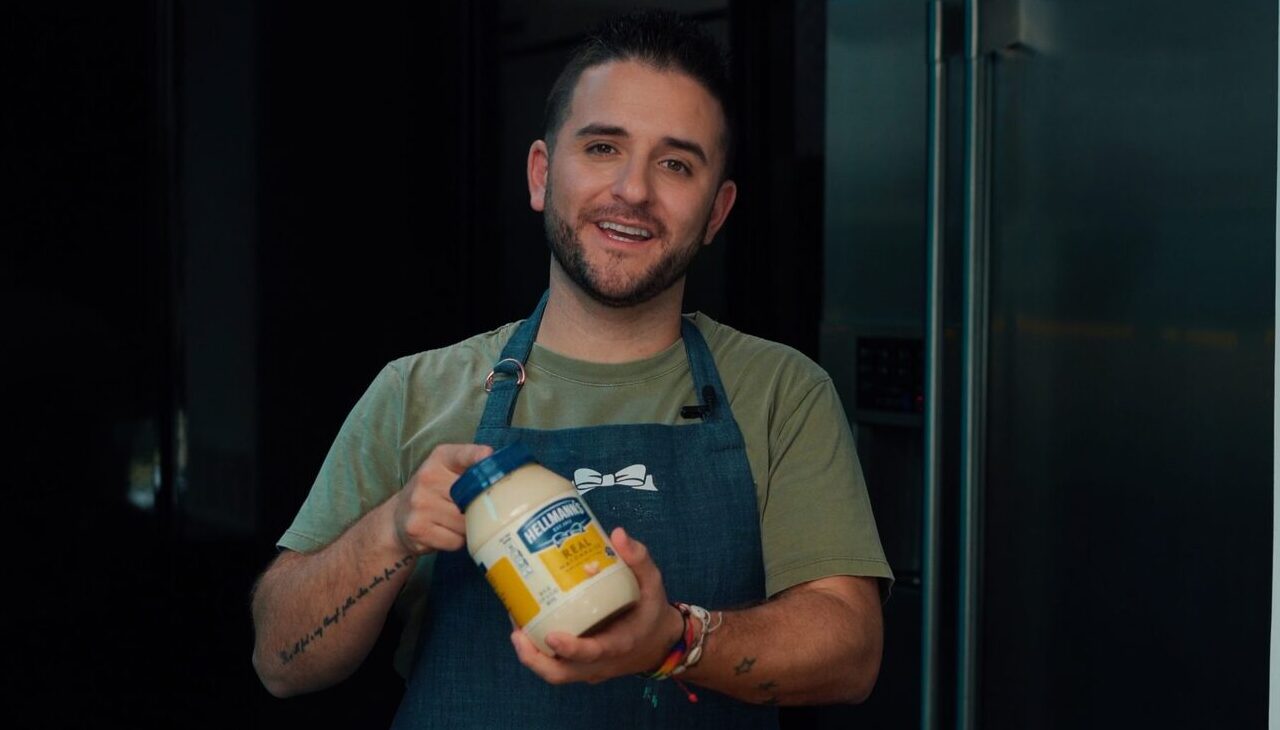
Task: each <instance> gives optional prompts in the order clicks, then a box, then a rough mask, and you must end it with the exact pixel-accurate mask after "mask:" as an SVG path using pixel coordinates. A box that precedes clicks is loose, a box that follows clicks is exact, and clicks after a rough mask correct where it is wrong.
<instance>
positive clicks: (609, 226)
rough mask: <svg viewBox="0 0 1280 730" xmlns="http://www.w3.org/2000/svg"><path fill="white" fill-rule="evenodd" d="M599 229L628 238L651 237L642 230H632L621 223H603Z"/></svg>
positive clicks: (650, 234)
mask: <svg viewBox="0 0 1280 730" xmlns="http://www.w3.org/2000/svg"><path fill="white" fill-rule="evenodd" d="M600 227H601V228H605V229H608V230H611V231H617V232H618V233H625V234H627V235H628V236H637V237H639V238H649V237H651V236H652V235H653V234H652V233H650V232H648V231H646V230H645V229H643V228H632V227H631V226H624V225H622V224H621V223H614V222H612V221H605V222H603V223H601V224H600Z"/></svg>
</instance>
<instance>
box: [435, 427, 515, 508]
mask: <svg viewBox="0 0 1280 730" xmlns="http://www.w3.org/2000/svg"><path fill="white" fill-rule="evenodd" d="M532 462H533V454H532V453H531V452H530V451H529V449H528V447H526V446H525V445H524V444H522V443H520V442H519V441H517V442H515V443H513V444H511V445H510V446H506V447H504V448H501V449H498V450H497V451H495V452H493V453H492V454H490V455H489V456H488V458H485V459H481V460H480V461H478V462H476V463H475V464H473V465H472V466H471V467H470V468H468V469H467V470H466V471H464V472H462V474H461V475H460V476H459V477H458V480H457V481H455V482H454V483H453V486H452V487H450V488H449V497H450V498H451V499H452V500H453V503H454V504H456V505H458V509H459V510H462V511H463V512H465V511H466V510H467V505H469V504H471V500H473V499H475V498H476V497H479V496H480V493H481V492H483V491H484V490H486V489H488V488H489V485H491V484H493V483H494V482H496V481H498V480H499V479H501V478H503V477H505V476H506V475H507V474H510V473H511V472H513V471H515V470H516V469H519V468H520V467H522V466H524V465H525V464H529V463H532Z"/></svg>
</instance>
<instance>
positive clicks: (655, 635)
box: [511, 527, 684, 684]
mask: <svg viewBox="0 0 1280 730" xmlns="http://www.w3.org/2000/svg"><path fill="white" fill-rule="evenodd" d="M609 537H610V540H611V541H612V542H613V547H614V549H615V550H616V551H617V552H618V555H619V556H620V557H621V558H622V562H624V563H626V564H627V565H628V566H630V568H631V570H632V571H633V572H634V573H635V574H636V581H637V582H638V583H639V585H640V600H639V601H637V602H636V605H634V606H632V607H631V608H630V609H628V610H627V612H626V613H624V614H622V615H621V616H619V617H618V618H616V619H614V620H613V621H611V622H609V624H607V625H606V626H605V627H604V628H603V629H601V630H599V631H597V632H595V633H593V634H592V635H590V636H582V637H577V636H572V635H570V634H566V633H563V632H558V631H553V632H551V633H550V634H548V635H547V637H546V642H547V646H549V647H550V648H551V650H552V651H554V652H555V653H556V655H555V656H554V657H549V656H547V655H546V654H543V653H542V652H540V651H538V649H537V647H535V646H534V645H533V641H532V640H531V639H529V637H528V636H527V635H525V633H524V631H522V630H520V629H516V630H515V631H514V632H512V634H511V643H512V644H513V645H514V646H515V648H516V655H517V656H519V658H520V663H521V664H523V665H525V666H526V667H528V668H529V669H531V670H532V671H533V672H534V673H535V674H537V675H538V676H539V677H542V678H543V679H544V680H546V681H547V682H548V683H550V684H569V683H571V682H589V683H591V684H595V683H597V682H603V681H605V680H607V679H613V678H614V677H620V676H623V675H627V674H636V673H639V672H650V671H653V670H654V669H656V668H657V667H658V665H659V664H661V663H662V661H663V660H664V659H666V658H667V654H668V653H669V652H670V651H671V647H672V646H673V645H674V644H675V643H676V642H677V641H679V640H680V636H681V635H682V632H683V630H684V619H683V618H682V617H681V615H680V611H679V610H677V609H676V608H675V607H674V606H672V605H671V604H670V603H669V602H668V601H667V591H666V588H665V587H663V585H662V573H661V571H659V570H658V566H657V565H655V564H654V562H653V559H652V558H651V557H650V556H649V550H648V548H646V547H645V546H644V545H643V544H642V543H640V542H639V541H637V540H633V539H631V536H630V535H628V534H627V533H626V531H625V530H623V529H622V528H621V527H618V528H614V530H613V533H612V534H611V535H610V536H609Z"/></svg>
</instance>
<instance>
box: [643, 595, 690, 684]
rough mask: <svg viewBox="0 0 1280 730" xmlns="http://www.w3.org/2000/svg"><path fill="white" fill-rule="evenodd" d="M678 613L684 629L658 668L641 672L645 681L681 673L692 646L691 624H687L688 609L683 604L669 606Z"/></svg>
mask: <svg viewBox="0 0 1280 730" xmlns="http://www.w3.org/2000/svg"><path fill="white" fill-rule="evenodd" d="M671 605H673V606H675V607H676V609H677V610H679V611H680V618H681V619H682V620H683V621H684V628H683V630H681V632H680V638H679V640H677V641H676V643H675V644H674V645H673V646H672V647H671V651H669V652H668V653H667V658H666V659H664V660H663V661H662V664H660V665H658V668H657V669H655V670H653V671H652V672H641V673H640V676H641V677H643V678H645V679H666V678H667V677H670V676H671V675H673V674H676V673H678V672H677V670H680V671H683V669H684V659H685V657H686V656H687V655H688V653H689V648H690V647H692V646H693V624H691V623H690V622H689V613H690V610H689V607H688V606H687V605H685V604H683V603H673V604H671Z"/></svg>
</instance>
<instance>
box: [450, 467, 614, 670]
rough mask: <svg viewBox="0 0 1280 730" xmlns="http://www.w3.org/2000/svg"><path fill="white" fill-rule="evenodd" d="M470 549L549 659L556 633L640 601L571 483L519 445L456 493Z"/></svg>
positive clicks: (467, 475)
mask: <svg viewBox="0 0 1280 730" xmlns="http://www.w3.org/2000/svg"><path fill="white" fill-rule="evenodd" d="M449 496H450V497H452V498H453V501H454V503H455V504H457V505H458V509H460V510H462V511H463V512H464V513H465V515H466V520H467V550H468V551H469V552H470V553H471V557H472V558H473V559H475V561H476V565H478V566H480V569H481V570H483V571H484V574H485V578H486V579H488V581H489V585H491V586H493V590H494V591H495V592H496V593H497V594H498V598H500V599H501V600H502V604H503V605H504V606H506V607H507V612H508V613H510V614H511V618H512V620H514V621H515V622H516V625H517V626H520V627H521V628H523V629H524V631H525V633H526V634H527V635H528V636H529V638H530V639H532V640H533V643H534V645H536V646H537V647H538V649H539V650H540V651H542V653H544V654H547V655H552V654H554V652H552V651H551V649H550V648H549V647H547V645H546V642H545V640H544V639H545V637H546V635H547V634H548V633H550V632H552V631H563V632H565V633H569V634H573V635H574V636H581V635H582V634H585V633H587V632H589V631H591V629H593V628H595V627H597V626H599V625H600V624H602V623H604V622H605V621H606V620H608V619H609V618H612V617H613V616H615V615H616V614H618V613H621V612H622V611H623V610H625V609H626V608H628V607H629V606H631V605H632V604H634V603H635V602H636V600H638V599H639V597H640V587H639V585H638V584H637V583H636V577H635V574H634V573H632V572H631V568H629V567H627V565H626V563H623V562H622V559H621V558H620V557H618V554H617V553H616V552H615V551H614V549H613V545H612V544H610V542H609V538H608V536H607V535H605V533H604V530H603V529H602V528H601V527H600V523H599V522H598V521H597V520H596V518H595V515H593V514H592V513H591V510H590V509H589V508H588V507H587V505H586V503H585V502H583V501H582V498H581V497H579V496H578V491H577V490H576V489H575V488H574V486H573V484H572V483H571V482H569V481H568V480H567V479H565V478H563V477H561V476H560V475H558V474H556V473H555V472H553V471H551V470H549V469H546V468H545V467H543V466H541V465H540V464H538V463H537V462H535V461H534V459H533V454H531V453H530V452H529V450H528V449H527V448H526V447H525V446H524V445H523V444H520V443H515V444H512V445H510V446H507V447H506V448H503V449H499V450H498V451H495V452H494V453H493V454H492V455H491V456H489V457H488V458H487V459H484V460H482V461H480V462H478V463H476V464H475V465H474V466H472V467H471V468H469V469H467V470H466V471H465V472H463V473H462V475H461V476H459V477H458V480H457V481H456V482H454V484H453V487H452V488H450V490H449Z"/></svg>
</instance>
